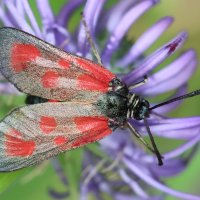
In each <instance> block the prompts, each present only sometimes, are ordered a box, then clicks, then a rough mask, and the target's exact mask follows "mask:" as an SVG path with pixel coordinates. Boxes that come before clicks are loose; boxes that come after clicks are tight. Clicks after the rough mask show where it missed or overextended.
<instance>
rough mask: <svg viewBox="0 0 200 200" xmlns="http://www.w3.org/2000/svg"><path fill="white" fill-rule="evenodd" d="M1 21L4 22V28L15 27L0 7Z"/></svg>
mask: <svg viewBox="0 0 200 200" xmlns="http://www.w3.org/2000/svg"><path fill="white" fill-rule="evenodd" d="M0 19H1V21H2V22H3V25H4V26H8V27H14V25H13V23H12V22H11V20H9V18H8V17H7V15H6V13H5V11H4V10H3V8H2V6H1V7H0Z"/></svg>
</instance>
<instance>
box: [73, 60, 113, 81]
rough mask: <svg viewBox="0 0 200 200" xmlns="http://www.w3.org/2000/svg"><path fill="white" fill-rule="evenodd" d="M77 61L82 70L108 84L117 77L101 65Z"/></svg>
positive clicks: (87, 61)
mask: <svg viewBox="0 0 200 200" xmlns="http://www.w3.org/2000/svg"><path fill="white" fill-rule="evenodd" d="M76 61H77V63H78V64H79V65H80V67H81V68H82V69H84V70H85V71H87V72H89V73H91V74H93V76H94V77H96V78H97V79H100V80H103V81H104V82H105V83H107V84H109V82H110V81H111V80H112V79H113V78H115V75H114V74H113V73H112V72H110V71H109V70H107V69H105V68H104V67H102V66H100V65H97V64H96V63H93V62H91V61H89V60H84V59H81V58H76Z"/></svg>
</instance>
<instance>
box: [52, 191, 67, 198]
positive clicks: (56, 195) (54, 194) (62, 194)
mask: <svg viewBox="0 0 200 200" xmlns="http://www.w3.org/2000/svg"><path fill="white" fill-rule="evenodd" d="M49 194H50V196H51V197H52V198H53V199H65V198H68V197H70V193H69V192H56V191H55V190H53V189H51V190H49Z"/></svg>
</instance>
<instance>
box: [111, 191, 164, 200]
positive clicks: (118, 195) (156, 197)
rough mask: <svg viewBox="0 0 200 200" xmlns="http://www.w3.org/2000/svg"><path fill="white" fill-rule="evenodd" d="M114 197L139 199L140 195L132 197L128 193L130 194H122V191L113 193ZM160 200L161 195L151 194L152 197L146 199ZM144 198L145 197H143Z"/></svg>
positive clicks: (126, 199)
mask: <svg viewBox="0 0 200 200" xmlns="http://www.w3.org/2000/svg"><path fill="white" fill-rule="evenodd" d="M114 199H115V200H122V199H123V200H141V198H140V197H134V196H133V195H130V194H123V193H119V192H117V193H115V194H114ZM150 199H151V200H162V199H163V196H153V197H150V198H149V199H146V200H150ZM143 200H145V199H143Z"/></svg>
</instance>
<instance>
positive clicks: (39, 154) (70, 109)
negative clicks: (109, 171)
mask: <svg viewBox="0 0 200 200" xmlns="http://www.w3.org/2000/svg"><path fill="white" fill-rule="evenodd" d="M108 120H109V119H108V118H107V117H106V116H104V115H103V114H102V113H101V112H100V111H98V110H96V108H95V107H94V106H93V105H91V104H83V103H71V102H57V103H43V104H35V105H28V106H22V107H20V108H16V109H14V110H13V111H12V112H11V113H10V114H9V115H7V116H6V117H5V118H4V119H3V120H1V121H0V171H1V172H10V171H15V170H18V169H22V168H25V167H28V166H30V165H33V164H35V163H38V162H41V161H43V160H45V159H48V158H50V157H52V156H55V155H58V154H60V153H62V152H66V151H69V150H72V149H75V148H78V147H80V146H83V145H86V144H88V143H92V142H95V141H98V140H100V139H102V138H104V137H105V136H107V135H109V134H110V133H112V132H113V131H114V130H115V129H116V127H115V128H110V127H109V125H108Z"/></svg>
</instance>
